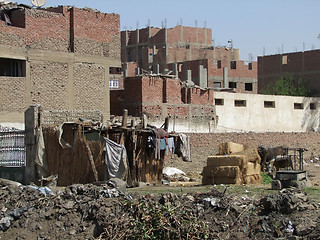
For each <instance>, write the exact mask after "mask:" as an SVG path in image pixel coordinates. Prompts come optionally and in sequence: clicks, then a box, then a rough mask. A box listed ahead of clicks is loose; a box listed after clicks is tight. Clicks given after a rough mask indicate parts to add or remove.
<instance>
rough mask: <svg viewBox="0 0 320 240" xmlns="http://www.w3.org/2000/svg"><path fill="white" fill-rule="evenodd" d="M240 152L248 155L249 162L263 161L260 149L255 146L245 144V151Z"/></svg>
mask: <svg viewBox="0 0 320 240" xmlns="http://www.w3.org/2000/svg"><path fill="white" fill-rule="evenodd" d="M238 154H239V155H245V156H247V158H248V161H249V162H253V163H256V162H257V163H259V164H260V163H261V158H260V155H259V153H258V149H257V148H256V147H255V146H251V145H246V146H244V149H243V151H242V152H239V153H238Z"/></svg>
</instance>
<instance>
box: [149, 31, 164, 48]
mask: <svg viewBox="0 0 320 240" xmlns="http://www.w3.org/2000/svg"><path fill="white" fill-rule="evenodd" d="M150 33H151V34H150V35H151V37H150V39H149V44H161V43H162V44H164V43H165V31H164V29H163V28H150Z"/></svg>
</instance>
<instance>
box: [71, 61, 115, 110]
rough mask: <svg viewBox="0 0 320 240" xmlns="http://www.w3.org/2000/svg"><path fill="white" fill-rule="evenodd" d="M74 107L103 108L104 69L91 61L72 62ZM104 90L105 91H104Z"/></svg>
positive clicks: (104, 97) (104, 92)
mask: <svg viewBox="0 0 320 240" xmlns="http://www.w3.org/2000/svg"><path fill="white" fill-rule="evenodd" d="M73 74H74V103H75V106H74V108H75V109H76V110H97V109H105V108H106V106H105V102H106V97H107V93H106V91H107V89H108V88H107V86H106V85H107V84H109V83H108V82H107V81H106V76H105V74H106V69H105V67H104V66H102V65H99V64H93V63H75V64H74V73H73ZM104 90H105V91H104Z"/></svg>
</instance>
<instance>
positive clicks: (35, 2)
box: [31, 0, 47, 7]
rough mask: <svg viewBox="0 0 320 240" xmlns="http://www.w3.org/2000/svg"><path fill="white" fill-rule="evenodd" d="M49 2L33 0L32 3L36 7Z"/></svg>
mask: <svg viewBox="0 0 320 240" xmlns="http://www.w3.org/2000/svg"><path fill="white" fill-rule="evenodd" d="M46 2H47V0H31V4H32V5H33V6H34V7H42V6H43V5H45V4H46Z"/></svg>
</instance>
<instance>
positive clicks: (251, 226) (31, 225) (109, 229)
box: [0, 183, 320, 239]
mask: <svg viewBox="0 0 320 240" xmlns="http://www.w3.org/2000/svg"><path fill="white" fill-rule="evenodd" d="M0 207H1V209H0V210H1V211H0V228H1V232H0V238H1V239H147V238H148V239H149V238H150V239H205V238H208V239H240V238H255V239H273V238H277V237H282V238H285V239H316V238H317V237H319V236H320V208H319V205H318V204H316V203H314V202H311V201H309V200H308V198H307V196H306V195H305V194H303V193H301V192H299V191H293V190H286V191H282V192H279V193H277V194H274V195H268V196H265V197H262V198H261V199H257V198H254V199H253V198H249V197H244V196H239V195H233V194H229V190H227V189H226V191H222V192H220V191H217V190H215V189H213V190H212V192H210V193H190V194H183V195H180V196H179V195H176V194H172V193H167V194H156V195H150V194H147V195H143V196H141V195H132V196H129V195H128V194H125V193H123V191H120V190H118V188H114V187H112V186H109V185H106V184H104V183H103V184H101V185H100V186H97V185H93V184H86V185H71V186H68V187H65V188H53V187H52V188H47V187H44V188H37V187H32V186H22V185H20V186H18V185H7V184H1V185H0Z"/></svg>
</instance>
